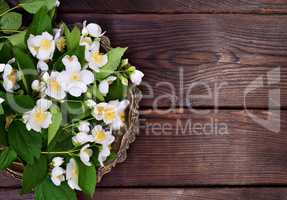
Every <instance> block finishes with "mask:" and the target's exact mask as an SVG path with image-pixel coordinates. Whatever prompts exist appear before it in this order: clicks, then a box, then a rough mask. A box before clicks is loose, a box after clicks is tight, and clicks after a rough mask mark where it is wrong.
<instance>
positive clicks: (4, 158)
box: [0, 148, 17, 171]
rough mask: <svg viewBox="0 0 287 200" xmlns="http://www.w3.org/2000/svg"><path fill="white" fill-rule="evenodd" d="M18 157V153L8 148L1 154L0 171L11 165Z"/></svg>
mask: <svg viewBox="0 0 287 200" xmlns="http://www.w3.org/2000/svg"><path fill="white" fill-rule="evenodd" d="M16 158H17V154H16V152H15V151H14V150H13V149H10V148H6V149H5V150H4V151H2V152H1V154H0V171H3V170H5V169H6V168H7V167H9V166H10V165H11V164H12V162H14V161H15V160H16Z"/></svg>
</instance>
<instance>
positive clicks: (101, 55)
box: [92, 52, 104, 64]
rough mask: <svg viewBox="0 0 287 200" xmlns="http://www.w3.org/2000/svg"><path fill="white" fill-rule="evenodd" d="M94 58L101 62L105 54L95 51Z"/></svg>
mask: <svg viewBox="0 0 287 200" xmlns="http://www.w3.org/2000/svg"><path fill="white" fill-rule="evenodd" d="M92 58H93V59H94V62H95V63H96V64H101V63H102V62H103V59H104V56H103V54H101V53H99V52H94V53H93V55H92Z"/></svg>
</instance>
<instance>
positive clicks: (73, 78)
mask: <svg viewBox="0 0 287 200" xmlns="http://www.w3.org/2000/svg"><path fill="white" fill-rule="evenodd" d="M71 80H72V81H79V80H81V76H80V74H79V73H77V72H74V73H72V75H71Z"/></svg>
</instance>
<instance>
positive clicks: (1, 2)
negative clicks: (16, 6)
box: [0, 0, 9, 15]
mask: <svg viewBox="0 0 287 200" xmlns="http://www.w3.org/2000/svg"><path fill="white" fill-rule="evenodd" d="M8 9H9V5H8V4H7V2H6V1H5V0H0V15H1V14H3V13H4V12H5V11H7V10H8Z"/></svg>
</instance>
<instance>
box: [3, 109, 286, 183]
mask: <svg viewBox="0 0 287 200" xmlns="http://www.w3.org/2000/svg"><path fill="white" fill-rule="evenodd" d="M207 111H208V112H209V113H205V114H203V113H201V114H196V113H191V112H190V111H187V110H185V111H183V112H181V111H180V110H179V111H178V112H176V113H167V114H163V113H161V114H158V113H155V112H154V111H149V110H146V111H144V112H143V113H142V115H141V132H140V135H139V136H138V138H137V140H136V142H135V143H134V144H132V146H131V149H130V151H129V153H128V159H127V161H126V162H125V163H123V164H120V165H118V166H117V167H116V168H114V169H113V171H112V172H111V174H109V175H107V176H105V177H104V179H103V182H102V183H101V184H100V185H99V187H106V186H108V187H130V186H133V187H134V186H137V187H138V186H144V187H147V186H156V187H160V186H168V187H173V186H176V187H179V186H209V185H242V186H243V185H256V184H260V185H268V184H271V185H274V184H276V185H278V184H279V185H286V184H287V171H286V168H287V161H286V159H285V157H286V153H287V146H286V143H287V134H286V129H287V111H282V113H281V131H280V132H279V133H273V132H271V131H268V130H267V129H265V128H263V127H261V126H260V125H258V124H257V123H256V122H254V121H253V120H252V119H251V118H250V117H249V116H248V115H247V113H246V111H241V110H219V111H218V112H215V111H213V110H197V112H207ZM250 112H252V113H253V114H255V115H256V116H257V117H259V118H266V117H267V116H270V115H272V113H271V112H267V111H259V110H257V111H252V110H251V111H250ZM273 115H274V113H273ZM273 123H274V122H273ZM224 124H226V125H227V128H225V127H226V125H224ZM274 124H275V123H274ZM211 127H213V128H211ZM0 183H1V186H4V185H5V183H7V184H8V186H9V187H12V184H13V181H11V180H8V181H7V179H2V178H1V181H0ZM14 183H15V182H14ZM14 186H15V187H18V186H19V183H17V182H16V183H15V185H14Z"/></svg>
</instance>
